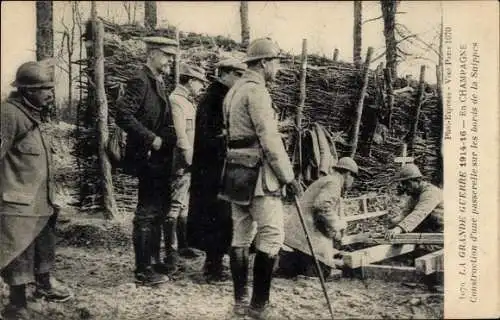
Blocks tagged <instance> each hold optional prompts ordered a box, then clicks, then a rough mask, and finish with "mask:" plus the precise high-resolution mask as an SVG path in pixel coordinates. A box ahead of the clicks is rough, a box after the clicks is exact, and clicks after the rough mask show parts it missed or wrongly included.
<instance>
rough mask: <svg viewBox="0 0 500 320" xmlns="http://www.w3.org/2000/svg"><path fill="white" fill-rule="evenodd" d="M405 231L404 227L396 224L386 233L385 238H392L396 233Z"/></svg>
mask: <svg viewBox="0 0 500 320" xmlns="http://www.w3.org/2000/svg"><path fill="white" fill-rule="evenodd" d="M400 233H403V229H402V228H401V227H400V226H396V227H394V228H392V229H389V230H387V232H386V233H385V236H384V238H385V240H392V239H393V238H394V236H395V235H397V234H400Z"/></svg>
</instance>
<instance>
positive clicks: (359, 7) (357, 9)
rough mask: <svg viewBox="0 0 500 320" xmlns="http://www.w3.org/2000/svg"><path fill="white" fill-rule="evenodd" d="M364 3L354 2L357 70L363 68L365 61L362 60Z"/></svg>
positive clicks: (354, 51) (355, 61)
mask: <svg viewBox="0 0 500 320" xmlns="http://www.w3.org/2000/svg"><path fill="white" fill-rule="evenodd" d="M361 10H362V3H361V1H359V0H356V1H354V30H353V43H354V47H353V52H352V57H353V61H354V65H355V66H356V68H358V69H359V68H361V65H362V63H363V59H362V58H361V39H362V38H361V31H362V28H361V22H362V14H361V12H362V11H361Z"/></svg>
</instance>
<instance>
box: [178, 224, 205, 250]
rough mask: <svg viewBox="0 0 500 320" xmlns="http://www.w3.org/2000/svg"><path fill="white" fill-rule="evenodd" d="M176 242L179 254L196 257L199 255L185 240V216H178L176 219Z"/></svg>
mask: <svg viewBox="0 0 500 320" xmlns="http://www.w3.org/2000/svg"><path fill="white" fill-rule="evenodd" d="M177 243H178V250H179V255H180V256H181V257H184V258H196V257H199V256H200V255H199V254H198V252H196V251H195V250H194V249H193V248H190V247H189V245H188V240H187V217H179V218H178V220H177Z"/></svg>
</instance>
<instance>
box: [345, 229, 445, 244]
mask: <svg viewBox="0 0 500 320" xmlns="http://www.w3.org/2000/svg"><path fill="white" fill-rule="evenodd" d="M443 241H444V239H443V234H442V233H402V234H397V235H395V236H394V238H393V239H391V240H385V239H384V234H383V233H381V234H374V233H372V232H364V233H359V234H354V235H349V236H344V237H343V238H342V240H341V244H342V245H344V246H345V245H349V244H353V243H361V242H364V243H373V244H443Z"/></svg>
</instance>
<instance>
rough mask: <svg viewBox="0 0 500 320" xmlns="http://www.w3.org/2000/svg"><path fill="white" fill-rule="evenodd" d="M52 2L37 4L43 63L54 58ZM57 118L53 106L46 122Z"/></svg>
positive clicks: (39, 51)
mask: <svg viewBox="0 0 500 320" xmlns="http://www.w3.org/2000/svg"><path fill="white" fill-rule="evenodd" d="M52 13H53V10H52V1H37V2H36V60H37V61H42V60H46V59H52V58H54V29H53V22H52V19H53V14H52ZM50 71H51V73H52V78H53V79H54V76H55V67H54V66H50ZM54 118H57V117H56V108H55V107H54V106H53V107H51V108H50V110H47V114H44V115H43V119H44V121H51V119H54Z"/></svg>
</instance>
